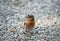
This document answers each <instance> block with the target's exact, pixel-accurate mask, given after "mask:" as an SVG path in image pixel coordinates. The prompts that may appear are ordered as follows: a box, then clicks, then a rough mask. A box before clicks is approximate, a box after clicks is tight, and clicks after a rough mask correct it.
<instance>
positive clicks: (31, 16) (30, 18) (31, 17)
mask: <svg viewBox="0 0 60 41" xmlns="http://www.w3.org/2000/svg"><path fill="white" fill-rule="evenodd" d="M26 19H27V20H30V21H34V16H33V15H28V16H26Z"/></svg>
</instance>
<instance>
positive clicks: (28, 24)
mask: <svg viewBox="0 0 60 41" xmlns="http://www.w3.org/2000/svg"><path fill="white" fill-rule="evenodd" d="M34 26H35V20H34V16H33V15H28V16H26V20H25V23H24V28H25V30H26V31H30V30H32V29H33V27H34Z"/></svg>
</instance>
